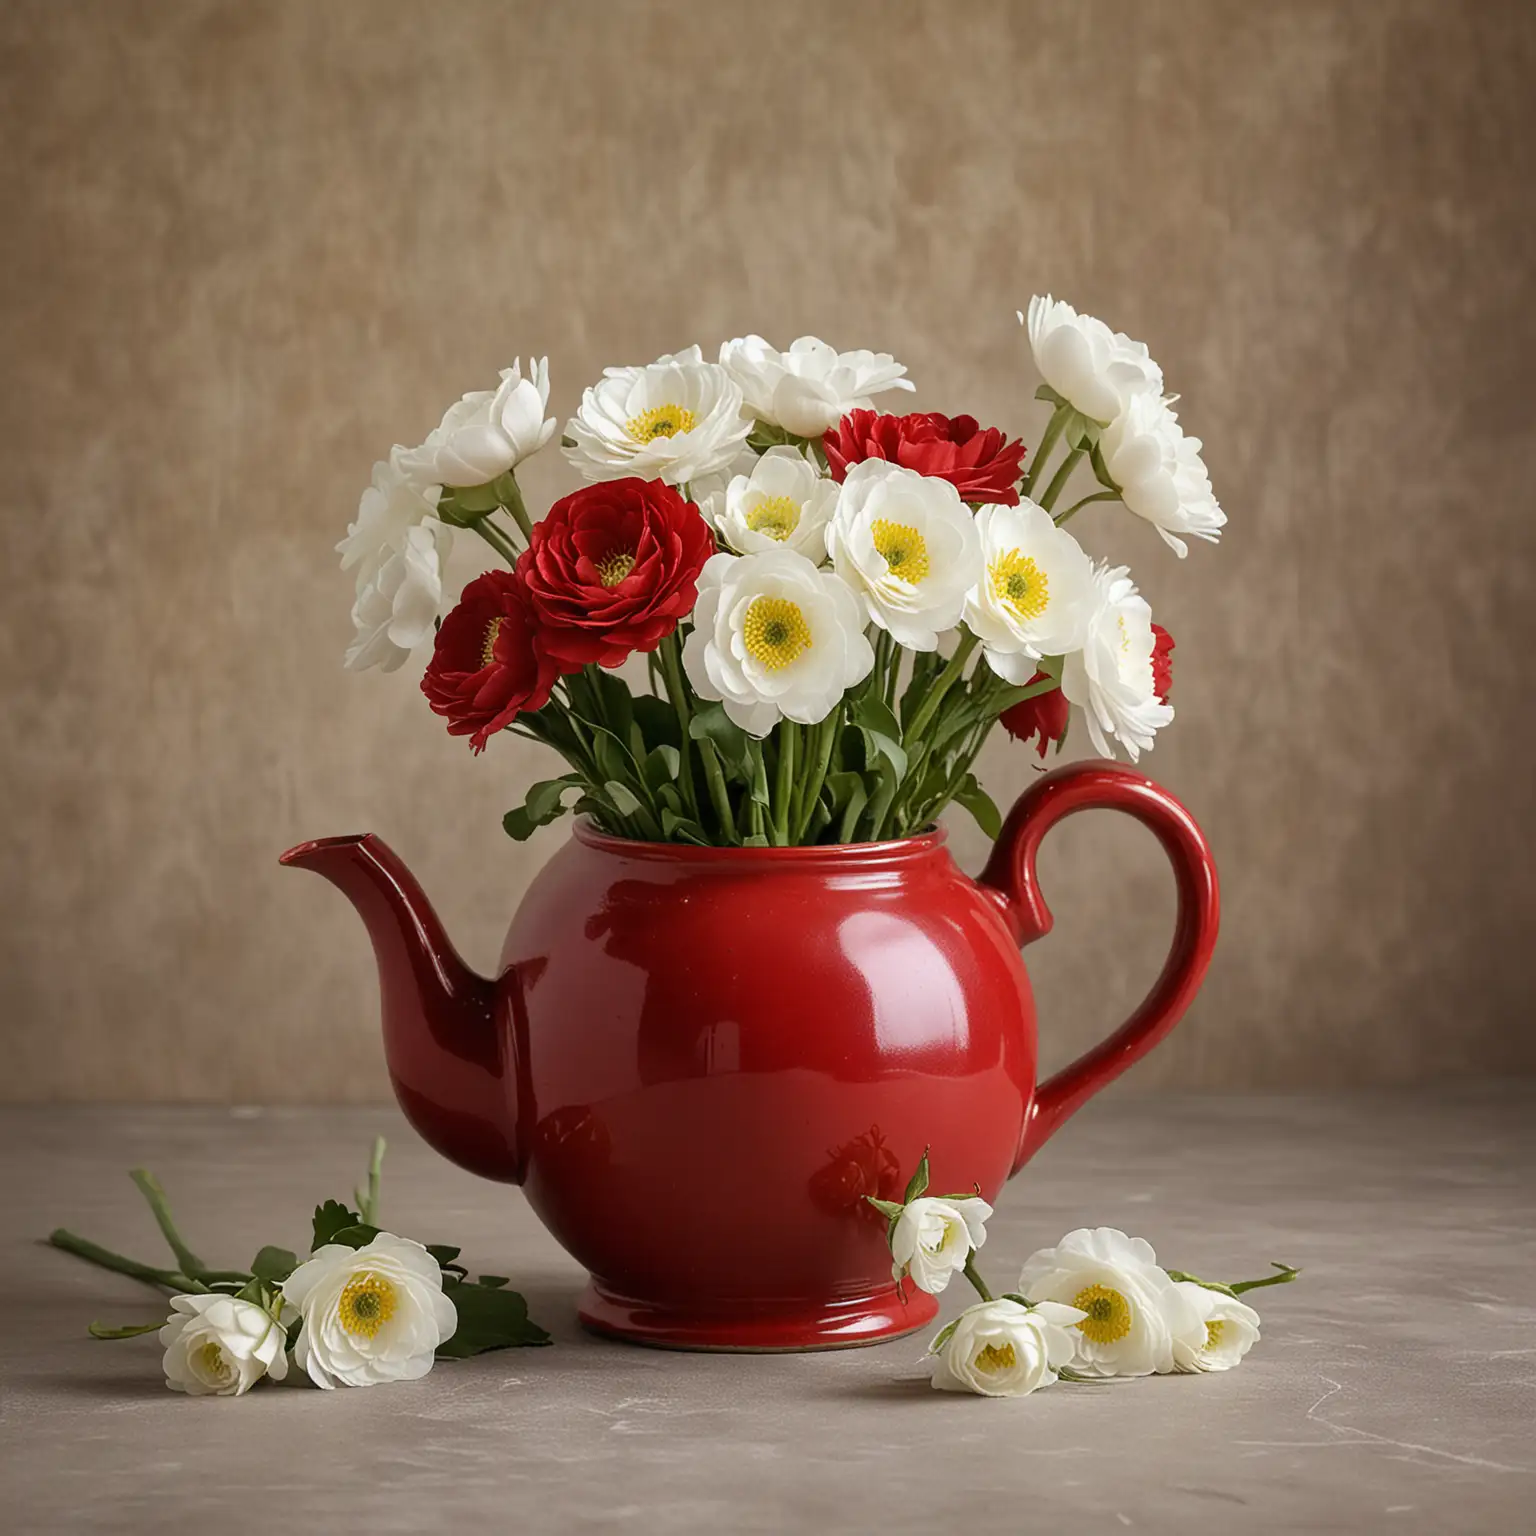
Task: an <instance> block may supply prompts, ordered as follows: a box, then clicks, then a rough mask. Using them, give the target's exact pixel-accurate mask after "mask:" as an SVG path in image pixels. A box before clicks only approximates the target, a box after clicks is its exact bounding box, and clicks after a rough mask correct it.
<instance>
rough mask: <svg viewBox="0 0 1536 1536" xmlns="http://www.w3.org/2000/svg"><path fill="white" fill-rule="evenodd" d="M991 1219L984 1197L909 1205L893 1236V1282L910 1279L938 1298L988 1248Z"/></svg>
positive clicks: (924, 1199)
mask: <svg viewBox="0 0 1536 1536" xmlns="http://www.w3.org/2000/svg"><path fill="white" fill-rule="evenodd" d="M991 1214H992V1207H991V1206H990V1205H988V1204H987V1202H986V1201H985V1200H983V1199H982V1198H981V1197H980V1196H979V1195H968V1196H966V1197H965V1198H963V1199H960V1200H940V1199H938V1198H937V1197H936V1196H931V1195H925V1196H923V1197H922V1198H921V1199H918V1200H909V1201H908V1202H907V1204H905V1205H904V1206H903V1207H902V1208H901V1215H900V1216H898V1217H897V1218H896V1225H895V1227H894V1228H893V1229H892V1231H891V1275H892V1277H893V1278H894V1279H897V1280H900V1279H902V1278H903V1277H905V1276H907V1275H910V1276H911V1277H912V1283H913V1284H914V1285H915V1286H916V1287H917V1288H918V1290H920V1291H927V1292H928V1294H929V1295H930V1296H937V1295H938V1294H939V1293H940V1292H941V1291H943V1290H944V1289H946V1288H947V1286H948V1285H949V1282H950V1280H951V1279H953V1278H954V1276H955V1275H956V1274H958V1273H959V1272H960V1271H961V1270H963V1269H964V1268H965V1266H966V1262H967V1261H968V1260H969V1258H970V1256H971V1254H972V1253H973V1252H974V1251H975V1250H976V1249H977V1248H980V1247H981V1245H982V1244H983V1243H984V1242H986V1240H987V1218H988V1217H989V1216H990V1215H991Z"/></svg>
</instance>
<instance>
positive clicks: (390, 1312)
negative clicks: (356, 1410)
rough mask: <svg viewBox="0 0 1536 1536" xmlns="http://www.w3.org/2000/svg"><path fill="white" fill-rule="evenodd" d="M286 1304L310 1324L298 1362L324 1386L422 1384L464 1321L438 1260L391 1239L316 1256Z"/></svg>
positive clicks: (332, 1248) (296, 1351)
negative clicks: (445, 1284) (438, 1352)
mask: <svg viewBox="0 0 1536 1536" xmlns="http://www.w3.org/2000/svg"><path fill="white" fill-rule="evenodd" d="M283 1297H284V1299H285V1300H286V1301H288V1302H291V1303H292V1305H293V1306H294V1307H296V1308H297V1309H298V1313H299V1317H300V1319H301V1320H302V1321H301V1324H300V1327H299V1336H298V1338H297V1339H296V1340H295V1341H294V1347H293V1358H294V1360H295V1361H296V1362H297V1363H298V1365H299V1367H300V1369H301V1370H303V1371H304V1373H305V1374H306V1375H307V1376H308V1377H309V1379H310V1380H311V1381H313V1382H314V1384H315V1385H316V1386H317V1387H327V1388H329V1387H369V1386H373V1385H375V1384H377V1383H379V1382H384V1381H415V1380H417V1379H418V1378H419V1377H422V1376H425V1375H426V1374H427V1372H428V1371H430V1370H431V1369H432V1359H433V1354H434V1351H435V1350H436V1349H437V1346H438V1345H439V1344H441V1343H443V1342H444V1341H445V1340H447V1339H451V1338H452V1337H453V1334H454V1330H455V1329H456V1328H457V1327H458V1322H459V1317H458V1313H457V1312H455V1311H454V1307H453V1303H452V1302H451V1301H450V1300H449V1299H448V1297H446V1296H445V1295H444V1294H443V1272H442V1270H441V1268H440V1267H439V1266H438V1262H437V1260H436V1259H434V1258H433V1257H432V1255H431V1254H430V1253H428V1252H427V1250H426V1249H425V1248H423V1247H422V1245H421V1244H420V1243H413V1242H412V1241H410V1239H409V1238H404V1237H395V1236H393V1235H392V1234H391V1233H388V1232H380V1233H379V1235H378V1236H377V1237H375V1238H374V1239H373V1241H372V1242H371V1243H369V1244H367V1245H366V1246H365V1247H362V1248H348V1247H347V1246H346V1245H345V1244H343V1243H327V1244H325V1245H324V1246H323V1247H321V1248H318V1249H316V1251H315V1254H314V1257H313V1258H311V1259H309V1260H307V1261H306V1262H305V1263H303V1264H300V1265H299V1267H298V1268H297V1269H296V1270H294V1272H293V1273H292V1274H291V1275H289V1277H288V1278H287V1279H286V1280H285V1281H283Z"/></svg>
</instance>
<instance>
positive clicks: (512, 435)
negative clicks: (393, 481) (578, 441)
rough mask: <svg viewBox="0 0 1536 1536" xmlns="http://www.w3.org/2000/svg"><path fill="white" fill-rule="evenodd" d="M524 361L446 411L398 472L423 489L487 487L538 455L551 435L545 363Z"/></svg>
mask: <svg viewBox="0 0 1536 1536" xmlns="http://www.w3.org/2000/svg"><path fill="white" fill-rule="evenodd" d="M522 367H523V365H522V359H521V358H518V359H517V360H516V361H515V362H514V363H513V364H512V366H511V367H510V368H503V369H502V370H501V383H500V384H499V385H498V386H497V387H496V388H495V389H482V390H476V391H475V392H474V393H472V394H468V395H465V396H464V398H463V399H462V400H460V401H459V402H458V404H456V405H450V406H449V407H448V412H447V414H446V415H445V416H444V417H443V419H442V423H441V425H439V426H436V427H434V428H433V429H432V431H431V432H430V433H429V434H428V435H427V440H426V442H424V443H423V444H422V445H421V447H419V448H412V449H410V450H409V451H408V452H406V453H405V455H404V456H403V459H402V461H401V468H402V469H403V470H404V471H405V473H406V474H408V475H409V476H410V477H411V478H412V479H413V480H416V481H419V482H420V483H421V484H423V485H426V484H432V485H438V486H443V485H452V486H460V487H467V486H475V485H488V484H489V483H490V482H491V481H492V480H494V479H495V478H496V477H497V476H498V475H503V474H505V473H506V472H507V471H508V470H509V469H514V468H515V467H516V466H517V465H519V464H521V463H522V462H523V460H524V459H526V458H530V457H531V456H532V455H533V454H535V453H537V452H538V451H539V449H541V448H542V447H543V446H544V445H545V443H547V442H548V441H549V440H550V438H552V437H553V436H554V435H555V419H554V417H553V416H550V417H547V418H546V416H545V415H544V411H545V408H546V407H547V406H548V404H549V359H548V358H547V357H541V358H539V359H538V360H537V361H536V362H535V361H534V359H533V358H529V359H528V376H527V378H524V377H523V371H522Z"/></svg>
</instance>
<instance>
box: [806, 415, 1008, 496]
mask: <svg viewBox="0 0 1536 1536" xmlns="http://www.w3.org/2000/svg"><path fill="white" fill-rule="evenodd" d="M821 443H822V447H823V448H825V449H826V451H827V465H828V467H829V468H830V469H831V471H832V478H833V479H834V480H841V479H842V478H843V476H844V475H845V474H847V472H848V466H849V465H850V464H858V463H861V462H862V461H863V460H865V459H887V460H889V461H890V462H891V463H892V464H901V465H904V466H905V467H906V468H907V469H915V470H916V471H917V472H918V474H920V475H932V476H933V478H934V479H935V480H948V481H949V483H950V484H951V485H952V486H954V488H955V489H956V490H957V491H959V492H960V499H961V500H962V501H990V502H995V503H997V504H998V505H1000V506H1004V507H1016V506H1018V504H1019V466H1020V465H1021V463H1022V462H1023V459H1024V444H1023V443H1021V442H1012V443H1010V442H1008V441H1006V439H1005V438H1004V437H1003V434H1002V433H1001V432H999V431H998V430H997V428H996V427H988V428H987V429H986V430H985V431H983V430H982V429H981V428H980V427H978V426H977V425H976V418H975V417H974V416H941V415H939V413H938V412H937V411H930V412H927V413H926V414H925V413H922V412H919V413H917V414H915V415H912V416H881V415H878V414H877V413H876V412H874V411H849V413H848V414H847V415H846V416H844V417H843V419H842V420H841V421H840V422H838V424H837V425H836V426H835V427H834V428H833V429H832V430H831V431H830V432H828V433H827V434H826V436H825V437H823V438H822V440H821Z"/></svg>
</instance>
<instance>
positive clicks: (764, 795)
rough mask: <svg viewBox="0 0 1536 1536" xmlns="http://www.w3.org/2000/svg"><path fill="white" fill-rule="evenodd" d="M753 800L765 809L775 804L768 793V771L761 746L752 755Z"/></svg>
mask: <svg viewBox="0 0 1536 1536" xmlns="http://www.w3.org/2000/svg"><path fill="white" fill-rule="evenodd" d="M752 798H753V799H754V800H755V801H756V802H757V803H758V804H759V805H761V806H764V807H767V806H771V805H772V804H773V798H772V796H771V795H770V794H769V792H768V769H767V767H766V766H765V764H764V763H763V749H762V747H761V746H759V747H758V748H757V750H756V751H755V752H754V753H753V754H752Z"/></svg>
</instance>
